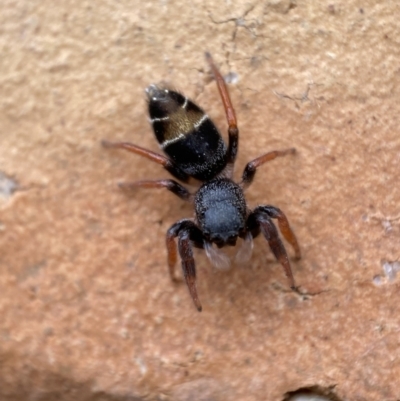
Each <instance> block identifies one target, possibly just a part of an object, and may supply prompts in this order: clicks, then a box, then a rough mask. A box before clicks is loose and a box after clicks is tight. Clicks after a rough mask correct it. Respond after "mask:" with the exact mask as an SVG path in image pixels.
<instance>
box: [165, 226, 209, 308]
mask: <svg viewBox="0 0 400 401" xmlns="http://www.w3.org/2000/svg"><path fill="white" fill-rule="evenodd" d="M176 237H178V251H179V256H180V257H181V261H182V270H183V276H184V278H185V281H186V285H187V287H188V289H189V293H190V295H191V297H192V300H193V303H194V305H195V306H196V308H197V310H198V311H199V312H201V309H202V307H201V303H200V300H199V297H198V295H197V289H196V266H195V262H194V258H193V249H192V247H193V245H194V246H196V247H199V248H202V247H203V234H202V233H201V231H200V229H199V228H198V227H197V226H196V225H195V224H194V223H193V221H191V220H187V219H184V220H180V221H178V222H176V223H175V224H174V225H172V226H171V228H170V229H169V230H168V231H167V238H166V243H167V251H168V267H169V273H170V276H171V279H172V280H174V281H176V276H175V264H176V261H177V256H178V255H177V249H176V243H175V238H176Z"/></svg>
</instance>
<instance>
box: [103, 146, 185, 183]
mask: <svg viewBox="0 0 400 401" xmlns="http://www.w3.org/2000/svg"><path fill="white" fill-rule="evenodd" d="M101 144H102V145H103V146H104V147H105V148H112V149H125V150H127V151H128V152H131V153H136V154H137V155H139V156H143V157H145V158H146V159H149V160H151V161H153V162H156V163H157V164H161V166H163V167H164V168H165V169H166V170H167V171H168V172H169V173H171V174H172V175H173V176H174V177H175V178H177V179H178V180H181V181H183V182H187V181H188V180H189V176H188V175H187V174H186V173H184V172H183V171H182V170H181V169H180V168H179V167H178V166H177V165H175V164H174V163H173V162H172V160H170V159H168V158H167V157H165V156H163V155H160V154H158V153H156V152H153V151H151V150H148V149H145V148H142V147H141V146H138V145H134V144H133V143H129V142H109V141H106V140H103V141H102V142H101Z"/></svg>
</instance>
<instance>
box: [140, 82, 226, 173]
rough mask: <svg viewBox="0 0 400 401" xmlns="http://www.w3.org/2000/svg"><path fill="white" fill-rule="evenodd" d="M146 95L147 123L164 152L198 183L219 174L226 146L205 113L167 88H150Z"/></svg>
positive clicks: (222, 166) (224, 164)
mask: <svg viewBox="0 0 400 401" xmlns="http://www.w3.org/2000/svg"><path fill="white" fill-rule="evenodd" d="M146 92H147V95H148V100H149V114H150V121H151V123H152V125H153V130H154V134H155V136H156V138H157V141H158V142H159V144H160V146H161V148H162V149H163V151H164V152H165V153H166V154H167V155H168V156H169V157H170V158H171V159H172V160H173V161H174V163H175V164H176V165H178V166H179V167H180V168H181V170H182V171H184V172H185V173H186V174H188V175H189V176H191V177H194V178H196V179H198V180H200V181H207V180H210V179H212V178H214V177H215V176H216V175H217V174H219V173H220V172H221V171H222V170H223V169H224V167H225V166H226V145H225V143H224V141H223V139H222V137H221V135H220V133H219V132H218V129H217V128H216V126H215V125H214V123H213V122H212V121H211V119H210V118H209V117H208V116H207V114H205V113H204V111H203V110H202V109H201V108H200V107H198V106H197V105H196V104H195V103H193V102H192V101H191V100H189V99H188V98H186V97H184V96H183V95H181V94H180V93H178V92H175V91H172V90H170V89H164V88H159V87H157V86H156V85H150V86H149V87H148V88H147V90H146Z"/></svg>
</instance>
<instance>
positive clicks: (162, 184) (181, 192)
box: [118, 180, 192, 201]
mask: <svg viewBox="0 0 400 401" xmlns="http://www.w3.org/2000/svg"><path fill="white" fill-rule="evenodd" d="M118 185H119V187H120V188H122V189H128V190H131V189H135V188H138V187H143V188H166V189H168V191H171V192H172V193H174V194H175V195H176V196H178V197H179V198H181V199H183V200H186V201H190V200H191V199H192V195H191V193H190V192H189V191H188V190H187V189H186V188H185V187H184V186H182V185H181V184H179V183H177V182H176V181H174V180H154V181H147V180H146V181H135V182H121V183H119V184H118Z"/></svg>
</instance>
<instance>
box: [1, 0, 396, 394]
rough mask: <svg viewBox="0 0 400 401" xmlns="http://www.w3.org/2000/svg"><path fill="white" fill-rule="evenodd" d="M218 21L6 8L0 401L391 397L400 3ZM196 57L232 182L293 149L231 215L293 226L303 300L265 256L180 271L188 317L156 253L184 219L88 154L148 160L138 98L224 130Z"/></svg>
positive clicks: (127, 4) (89, 5)
mask: <svg viewBox="0 0 400 401" xmlns="http://www.w3.org/2000/svg"><path fill="white" fill-rule="evenodd" d="M217 3H218V2H213V1H206V2H203V1H197V0H193V1H191V2H186V3H184V2H178V1H159V2H149V4H143V2H139V1H135V2H131V1H126V0H125V1H118V2H116V1H113V0H99V1H97V2H89V1H77V0H67V1H63V2H57V3H56V2H52V1H50V0H42V1H38V0H31V1H29V2H28V1H11V0H4V1H2V3H1V5H0V11H1V12H0V32H1V34H0V48H1V55H2V57H1V58H0V90H1V97H0V174H1V175H0V286H1V297H0V314H1V317H2V318H1V322H0V398H1V399H2V400H3V399H4V400H20V399H27V398H28V396H29V397H31V399H35V400H60V399H64V400H76V399H79V400H130V401H132V400H141V399H146V400H179V401H183V400H194V399H196V400H215V401H218V400H228V399H242V400H249V401H253V400H254V401H255V400H261V399H262V400H281V399H283V398H284V396H285V394H286V393H288V392H291V391H295V390H297V389H301V388H309V387H313V386H317V387H318V388H321V389H332V391H333V392H334V393H335V394H336V396H337V397H339V399H343V400H345V399H349V400H355V401H358V400H360V401H361V400H397V399H399V398H400V390H399V386H398V378H399V375H400V351H399V346H400V340H399V338H400V325H399V309H398V305H399V302H398V299H399V291H398V289H399V280H400V279H399V278H396V277H394V276H391V279H390V280H389V279H388V278H387V277H386V276H385V274H384V270H383V267H384V266H386V267H387V266H391V264H393V262H395V261H396V260H398V259H399V256H400V251H399V249H400V248H399V244H400V186H399V163H400V139H399V138H400V135H399V133H398V127H399V126H400V117H399V115H400V114H399V112H398V107H399V101H398V99H399V94H400V93H399V92H400V91H399V83H400V69H399V68H400V57H399V42H398V40H399V39H398V38H399V37H400V32H399V31H400V26H399V24H398V16H399V12H400V5H399V4H397V2H381V4H378V2H376V1H372V0H370V1H368V0H366V1H363V2H359V1H356V0H350V1H348V2H337V3H335V2H325V1H313V2H302V1H297V2H294V1H289V0H288V1H284V0H282V1H279V0H277V1H264V2H253V3H249V2H242V1H240V2H235V3H233V2H220V4H217ZM205 50H209V51H210V52H211V53H212V54H213V55H214V58H215V60H216V62H217V64H218V65H219V66H220V68H221V70H222V71H223V73H224V74H228V73H230V79H231V80H233V81H235V83H233V84H231V85H230V91H231V94H232V99H233V102H234V104H235V106H236V111H237V115H238V119H239V122H240V128H241V137H240V155H239V159H238V163H237V166H236V167H237V169H236V170H237V177H239V176H240V171H241V170H242V169H243V167H244V165H245V163H246V162H247V161H248V160H250V159H252V158H254V157H256V156H258V155H259V154H260V153H262V152H265V151H268V150H272V149H279V148H287V147H292V146H295V147H296V148H297V150H298V153H297V155H296V156H294V157H290V156H288V157H285V158H283V159H280V160H275V161H274V162H271V164H269V165H267V166H264V167H263V168H262V170H260V172H259V173H257V177H256V179H255V182H254V184H253V186H252V187H251V188H250V189H249V191H248V201H249V204H250V205H251V206H255V205H257V204H258V203H268V204H273V205H276V206H279V207H280V208H281V209H283V210H284V211H285V212H286V214H287V215H288V217H289V219H290V221H291V223H292V225H293V228H294V230H295V232H296V234H297V236H298V238H299V241H300V244H301V247H302V250H303V259H302V260H301V261H300V262H296V263H293V269H294V273H295V278H296V280H297V283H298V285H300V289H301V291H302V292H303V294H304V295H303V296H300V295H298V294H296V293H293V292H290V291H288V288H287V282H286V280H285V277H284V274H283V271H282V269H281V267H280V266H279V265H278V264H277V263H276V262H275V261H274V259H273V257H272V256H271V254H270V253H269V251H268V247H267V245H266V243H265V242H264V241H263V239H261V238H260V239H257V241H256V244H255V250H254V254H253V257H252V259H251V262H250V263H249V264H248V266H236V267H234V268H233V269H232V270H230V271H228V272H217V273H215V274H214V273H213V272H212V269H211V267H210V266H209V263H208V261H207V259H206V257H205V256H204V254H202V253H201V252H198V253H197V254H196V261H197V266H198V289H199V294H200V297H201V300H202V303H203V308H204V311H203V312H202V313H201V314H199V313H197V312H196V310H195V308H194V307H193V305H192V302H191V300H190V298H189V295H188V293H187V290H186V288H185V287H184V285H179V284H178V285H175V284H173V283H171V282H170V280H169V277H168V274H167V267H166V251H165V248H164V233H165V231H166V230H167V229H168V227H169V226H170V225H171V224H172V223H173V222H175V221H176V220H178V219H180V218H183V217H187V216H191V214H192V209H191V207H190V205H186V204H183V203H182V202H181V201H180V200H178V199H176V198H175V197H173V195H171V194H169V193H166V192H163V191H151V190H141V191H138V192H136V193H134V194H131V195H127V194H124V193H122V192H120V191H119V190H118V188H117V187H116V183H117V182H118V180H127V181H129V180H137V179H141V178H149V179H151V178H157V177H167V174H166V173H165V172H164V171H163V170H162V169H161V168H160V167H159V166H157V165H154V164H152V163H148V162H147V161H145V160H143V159H141V158H139V157H135V156H134V155H130V154H126V153H124V152H116V151H107V150H104V149H102V148H101V146H100V141H101V140H102V139H105V138H107V139H110V140H120V139H124V140H129V141H132V142H134V143H138V144H140V145H142V146H145V147H148V148H150V149H153V150H156V149H157V146H156V142H155V140H154V138H153V137H152V134H151V131H150V127H149V126H148V122H147V115H146V107H145V100H144V94H143V89H144V88H145V87H146V86H147V85H148V84H149V83H152V82H159V81H166V82H169V83H171V84H172V85H174V86H175V87H176V88H178V89H180V90H182V91H184V92H185V94H187V95H188V96H190V97H192V98H193V99H194V100H195V101H196V102H198V103H199V104H200V105H202V107H204V108H205V109H206V110H208V112H209V114H210V115H211V116H212V117H213V119H214V120H215V121H216V123H217V124H218V126H219V127H220V128H221V131H225V129H226V121H225V118H224V114H223V109H222V106H221V102H220V100H219V98H218V93H217V90H216V87H215V83H214V82H213V81H212V80H211V77H210V74H209V71H208V67H207V65H206V62H205V60H204V57H203V53H204V51H205ZM236 81H237V82H236ZM288 250H289V251H291V250H290V249H289V248H288ZM393 266H394V265H393ZM386 270H387V269H386Z"/></svg>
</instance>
